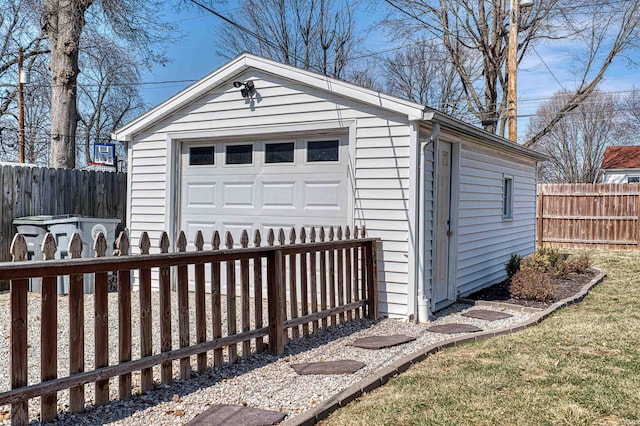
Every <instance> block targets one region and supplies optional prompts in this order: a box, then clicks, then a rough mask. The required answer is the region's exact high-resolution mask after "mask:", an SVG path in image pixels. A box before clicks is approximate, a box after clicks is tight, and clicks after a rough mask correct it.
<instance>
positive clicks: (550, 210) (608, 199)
mask: <svg viewBox="0 0 640 426" xmlns="http://www.w3.org/2000/svg"><path fill="white" fill-rule="evenodd" d="M536 211H537V212H536V220H537V224H536V228H537V229H536V243H537V245H538V247H542V246H551V247H566V248H605V249H617V250H621V249H622V250H629V249H638V248H639V247H640V232H638V228H639V226H640V220H639V215H640V184H637V183H621V184H539V185H538V195H537V206H536Z"/></svg>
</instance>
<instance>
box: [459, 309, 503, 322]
mask: <svg viewBox="0 0 640 426" xmlns="http://www.w3.org/2000/svg"><path fill="white" fill-rule="evenodd" d="M461 315H462V316H463V317H468V318H477V319H481V320H486V321H497V320H501V319H505V318H511V317H512V316H513V315H511V314H507V313H505V312H498V311H490V310H488V309H472V310H470V311H467V312H463V313H462V314H461Z"/></svg>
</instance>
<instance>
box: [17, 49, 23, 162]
mask: <svg viewBox="0 0 640 426" xmlns="http://www.w3.org/2000/svg"><path fill="white" fill-rule="evenodd" d="M23 61H24V56H23V52H22V46H19V47H18V152H19V157H20V162H21V163H24V95H23V93H22V84H23V81H24V79H23V78H22V64H23Z"/></svg>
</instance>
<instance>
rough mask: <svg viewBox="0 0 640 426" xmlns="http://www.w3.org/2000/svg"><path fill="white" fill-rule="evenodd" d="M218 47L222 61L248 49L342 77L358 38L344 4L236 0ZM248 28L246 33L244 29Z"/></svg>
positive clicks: (333, 0)
mask: <svg viewBox="0 0 640 426" xmlns="http://www.w3.org/2000/svg"><path fill="white" fill-rule="evenodd" d="M239 3H240V5H239V7H238V10H239V12H238V13H236V14H233V15H232V16H231V18H232V19H233V20H234V22H238V23H241V25H242V28H240V27H238V26H233V25H228V24H225V25H224V26H223V27H222V28H221V30H220V33H219V35H220V39H219V43H218V46H219V48H220V51H221V53H222V54H223V55H224V56H226V57H233V56H236V55H238V54H239V53H240V52H243V51H247V52H251V53H254V54H257V55H260V56H264V57H267V58H270V59H274V60H276V61H279V62H283V63H285V64H289V65H294V66H297V67H300V68H303V69H308V70H313V71H316V72H320V73H323V74H325V75H330V76H332V77H336V78H344V76H345V75H347V72H346V70H347V67H348V66H349V65H350V58H351V56H352V54H353V50H354V48H355V47H356V46H357V44H358V42H359V41H358V39H357V37H356V36H355V33H354V27H355V23H354V19H353V15H352V2H350V1H348V0H344V1H340V0H263V1H260V2H258V1H255V0H241V1H240V2H239ZM247 30H248V31H247Z"/></svg>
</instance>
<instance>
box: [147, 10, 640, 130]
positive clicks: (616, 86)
mask: <svg viewBox="0 0 640 426" xmlns="http://www.w3.org/2000/svg"><path fill="white" fill-rule="evenodd" d="M229 3H231V4H229ZM229 3H227V4H226V5H222V6H219V7H218V8H217V11H218V12H220V13H222V14H223V15H227V16H228V15H229V11H233V10H234V9H237V8H234V7H233V6H232V5H233V3H232V2H229ZM166 16H167V18H166V19H167V20H169V21H171V22H172V23H174V25H176V26H177V27H178V28H179V29H180V31H181V32H182V34H183V35H184V36H183V37H182V39H181V40H179V41H178V42H176V43H174V44H173V45H172V46H171V47H170V48H169V49H168V50H167V54H168V56H169V58H170V59H171V61H172V62H170V63H167V64H166V65H164V66H160V65H158V66H156V67H154V69H153V70H152V71H151V72H145V73H144V74H143V82H145V83H147V84H145V85H143V87H142V96H143V99H144V100H145V101H146V102H147V104H148V105H149V106H154V105H157V104H158V103H160V102H162V101H164V100H165V99H167V98H169V97H171V96H172V95H174V94H176V93H177V92H179V91H180V90H181V89H183V88H184V87H186V86H187V85H189V84H190V82H191V81H195V80H198V79H200V78H201V77H203V76H205V75H207V74H208V73H210V72H211V71H213V70H215V69H216V68H218V67H220V66H221V65H223V64H224V63H225V62H226V59H225V58H224V57H222V56H219V55H218V54H217V53H216V43H215V40H216V30H217V29H218V28H219V26H220V25H222V21H221V20H220V19H219V18H217V17H215V16H213V15H211V14H209V13H208V12H206V11H200V10H198V9H196V8H195V7H188V8H183V10H181V11H178V12H176V11H173V10H172V11H167V12H166ZM377 19H378V15H377V14H376V12H375V11H372V10H371V8H364V9H363V8H361V10H359V11H358V13H357V15H356V20H357V26H358V28H357V30H358V31H361V32H362V33H363V34H364V35H363V37H364V45H365V47H366V48H367V49H368V50H370V51H373V52H376V51H381V50H385V49H388V48H390V47H393V46H392V45H389V44H388V42H387V41H386V39H385V37H384V35H383V34H382V33H380V32H379V31H375V30H373V31H372V30H370V31H368V32H364V31H365V30H367V29H368V28H370V27H371V25H372V24H373V23H375V21H376V20H377ZM536 52H537V54H536ZM571 53H572V46H571V45H569V44H567V45H565V46H562V45H559V44H558V43H557V42H556V43H555V44H554V45H553V46H549V45H547V46H545V45H539V46H537V47H536V50H535V51H530V54H529V55H528V57H526V58H525V60H524V61H523V63H522V64H521V66H520V68H519V70H518V102H519V108H518V115H519V116H525V117H526V116H527V115H531V114H535V112H536V109H537V108H538V106H539V104H540V103H541V102H544V101H545V100H546V99H548V98H549V97H550V96H552V95H553V93H554V92H556V91H558V90H560V89H562V88H563V87H564V88H568V89H571V88H573V87H574V86H575V82H574V81H573V78H574V77H573V75H572V74H571V72H570V67H571V63H572V58H571ZM538 54H539V55H540V57H541V58H542V60H541V59H540V57H538ZM547 67H548V69H547ZM151 82H172V83H162V84H149V83H151ZM634 85H635V86H638V87H640V76H639V73H638V70H637V69H633V68H630V67H628V66H627V65H626V64H625V62H624V61H623V60H622V59H621V58H618V59H617V60H616V61H615V62H614V63H613V64H612V66H611V67H610V68H609V70H608V72H607V74H606V77H605V80H604V81H603V82H602V83H601V85H600V88H601V89H602V90H605V91H612V92H619V91H626V90H629V89H630V88H631V87H633V86H634ZM527 122H528V118H521V119H519V120H518V133H519V135H520V136H521V137H522V136H523V133H524V131H525V130H526V124H527Z"/></svg>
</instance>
